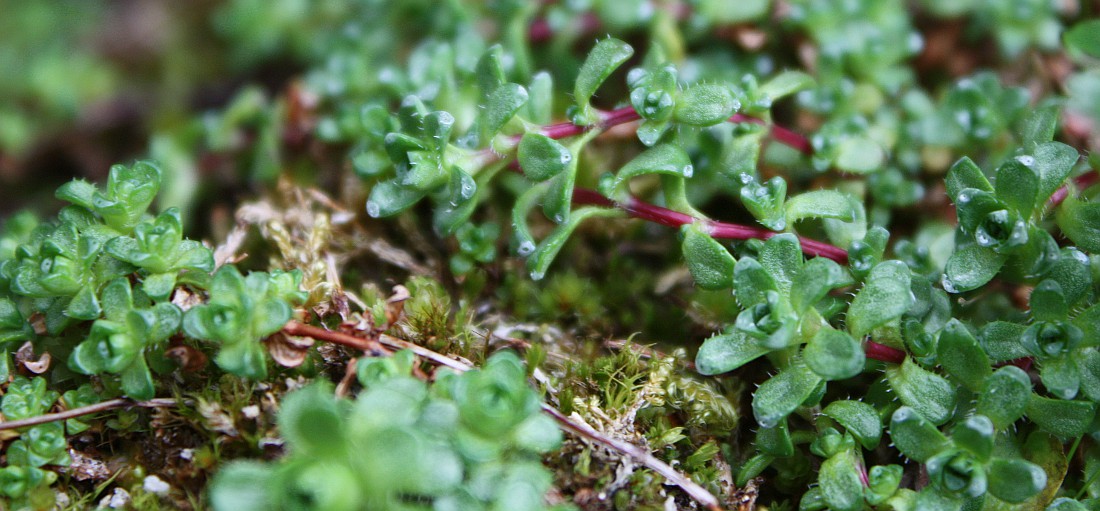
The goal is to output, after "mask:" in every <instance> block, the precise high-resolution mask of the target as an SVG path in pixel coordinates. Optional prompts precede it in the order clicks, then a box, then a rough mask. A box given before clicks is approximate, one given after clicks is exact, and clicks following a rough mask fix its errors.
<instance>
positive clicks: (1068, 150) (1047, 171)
mask: <svg viewBox="0 0 1100 511" xmlns="http://www.w3.org/2000/svg"><path fill="white" fill-rule="evenodd" d="M1055 115H1057V114H1055ZM1033 157H1034V158H1035V170H1036V171H1038V172H1039V192H1038V195H1037V197H1036V198H1037V200H1038V201H1040V202H1045V201H1046V200H1047V199H1048V198H1050V195H1051V194H1052V193H1054V191H1055V190H1057V189H1058V188H1059V187H1061V186H1062V184H1063V183H1064V182H1065V180H1066V177H1068V176H1069V173H1070V172H1072V171H1073V167H1074V166H1075V165H1077V160H1078V159H1080V158H1081V155H1080V154H1079V153H1078V152H1077V150H1076V149H1074V148H1072V147H1070V146H1068V145H1066V144H1063V143H1061V142H1047V143H1045V144H1041V145H1039V146H1038V147H1036V148H1035V153H1034V156H1033Z"/></svg>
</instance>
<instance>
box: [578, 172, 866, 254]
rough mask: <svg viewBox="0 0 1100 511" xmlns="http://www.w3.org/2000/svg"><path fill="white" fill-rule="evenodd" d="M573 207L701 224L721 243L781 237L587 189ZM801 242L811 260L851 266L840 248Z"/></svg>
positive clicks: (667, 223)
mask: <svg viewBox="0 0 1100 511" xmlns="http://www.w3.org/2000/svg"><path fill="white" fill-rule="evenodd" d="M573 204H576V205H581V206H603V207H614V208H619V209H621V210H623V211H625V212H626V213H627V214H628V215H630V216H631V217H633V218H638V219H641V220H646V221H648V222H653V223H656V224H661V225H664V226H667V227H680V226H681V225H686V224H690V223H694V222H697V221H701V222H702V223H703V224H704V225H706V226H707V231H708V233H709V234H710V235H711V236H712V237H714V238H718V239H726V240H748V239H765V240H766V239H768V238H771V237H772V236H775V235H777V234H779V233H777V232H774V231H769V230H767V229H764V228H761V227H752V226H748V225H740V224H731V223H726V222H717V221H714V220H702V219H699V218H695V217H693V216H691V215H688V214H685V213H681V212H679V211H674V210H671V209H668V208H663V207H661V206H657V205H654V204H650V203H648V202H645V201H643V200H641V199H639V198H637V197H631V198H630V200H629V201H628V202H626V203H625V204H624V203H617V202H614V201H612V200H611V199H608V198H607V197H604V196H603V195H601V194H600V193H599V192H597V191H595V190H589V189H587V188H580V187H577V188H574V189H573ZM798 239H799V242H800V243H801V245H802V252H804V253H805V254H806V255H809V256H820V257H825V258H827V259H832V260H833V261H836V262H838V263H840V264H848V252H846V251H845V250H844V249H841V248H839V247H834V246H832V245H829V244H828V243H822V242H820V241H817V240H812V239H809V238H804V237H801V236H799V238H798Z"/></svg>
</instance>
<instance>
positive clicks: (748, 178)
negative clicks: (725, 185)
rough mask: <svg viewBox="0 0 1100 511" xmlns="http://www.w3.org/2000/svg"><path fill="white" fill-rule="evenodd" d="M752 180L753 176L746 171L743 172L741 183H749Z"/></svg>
mask: <svg viewBox="0 0 1100 511" xmlns="http://www.w3.org/2000/svg"><path fill="white" fill-rule="evenodd" d="M751 182H752V176H750V175H748V174H747V173H745V172H742V173H741V184H746V185H747V184H749V183H751Z"/></svg>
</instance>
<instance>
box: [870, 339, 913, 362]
mask: <svg viewBox="0 0 1100 511" xmlns="http://www.w3.org/2000/svg"><path fill="white" fill-rule="evenodd" d="M863 353H865V354H866V355H867V358H870V359H873V360H879V361H882V362H889V363H891V364H900V363H902V362H904V361H905V352H904V351H901V350H899V349H897V348H891V347H889V346H887V345H885V344H879V343H877V342H875V341H872V340H869V339H868V340H867V343H866V344H865V345H864V346H863Z"/></svg>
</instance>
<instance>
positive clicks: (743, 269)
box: [733, 257, 1100, 310]
mask: <svg viewBox="0 0 1100 511" xmlns="http://www.w3.org/2000/svg"><path fill="white" fill-rule="evenodd" d="M733 289H734V293H735V296H736V297H737V301H738V302H740V303H741V307H742V308H746V309H747V308H749V307H752V306H753V305H756V304H758V303H764V302H765V301H767V292H768V291H772V292H775V291H777V290H778V288H777V287H776V285H775V280H773V279H772V276H771V275H770V274H769V273H768V271H767V270H765V269H764V267H763V266H761V265H760V263H759V262H757V261H756V259H753V258H751V257H742V258H741V259H739V260H738V261H737V264H735V265H734V266H733ZM1098 310H1100V308H1098Z"/></svg>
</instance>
